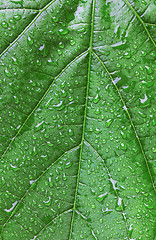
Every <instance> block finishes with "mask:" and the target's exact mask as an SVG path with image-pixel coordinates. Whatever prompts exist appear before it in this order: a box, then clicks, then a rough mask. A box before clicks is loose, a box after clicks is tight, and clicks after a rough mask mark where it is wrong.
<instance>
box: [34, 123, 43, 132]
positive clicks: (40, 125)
mask: <svg viewBox="0 0 156 240" xmlns="http://www.w3.org/2000/svg"><path fill="white" fill-rule="evenodd" d="M43 123H44V121H42V122H40V123H38V124H37V125H36V126H35V130H37V131H38V130H40V129H41V128H42V126H43Z"/></svg>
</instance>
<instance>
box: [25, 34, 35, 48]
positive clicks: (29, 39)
mask: <svg viewBox="0 0 156 240" xmlns="http://www.w3.org/2000/svg"><path fill="white" fill-rule="evenodd" d="M27 40H28V44H29V45H30V46H31V45H32V44H33V42H34V40H33V39H32V38H31V37H29V36H28V39H27Z"/></svg>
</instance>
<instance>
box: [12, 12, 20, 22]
mask: <svg viewBox="0 0 156 240" xmlns="http://www.w3.org/2000/svg"><path fill="white" fill-rule="evenodd" d="M13 18H14V19H15V20H16V21H19V20H20V19H21V16H20V15H19V14H17V15H14V16H13Z"/></svg>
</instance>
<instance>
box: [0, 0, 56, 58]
mask: <svg viewBox="0 0 156 240" xmlns="http://www.w3.org/2000/svg"><path fill="white" fill-rule="evenodd" d="M55 1H56V0H52V1H51V2H50V3H48V4H47V5H46V6H45V7H44V8H42V10H40V11H39V13H38V14H37V15H36V17H34V19H33V20H32V21H31V22H30V23H29V24H28V26H27V27H26V28H25V29H24V30H23V32H21V33H20V34H19V35H18V37H17V38H16V39H15V40H14V41H13V42H12V43H11V44H10V45H9V46H8V47H7V48H6V49H5V50H4V51H3V52H2V53H1V54H0V57H2V56H3V55H4V54H5V53H6V52H7V51H8V50H9V49H10V48H11V47H12V46H13V45H14V44H15V43H16V42H17V41H18V39H20V37H21V36H23V34H24V33H25V32H26V31H27V30H28V29H29V28H30V27H31V25H32V24H33V23H34V22H35V21H36V20H37V19H38V18H39V16H40V15H41V14H42V13H43V12H44V11H45V10H46V9H47V8H48V7H50V5H51V4H53V3H54V2H55Z"/></svg>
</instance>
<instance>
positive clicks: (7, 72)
mask: <svg viewBox="0 0 156 240" xmlns="http://www.w3.org/2000/svg"><path fill="white" fill-rule="evenodd" d="M4 72H5V75H6V76H7V77H12V75H11V73H10V72H9V71H8V69H7V68H6V69H5V70H4Z"/></svg>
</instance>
